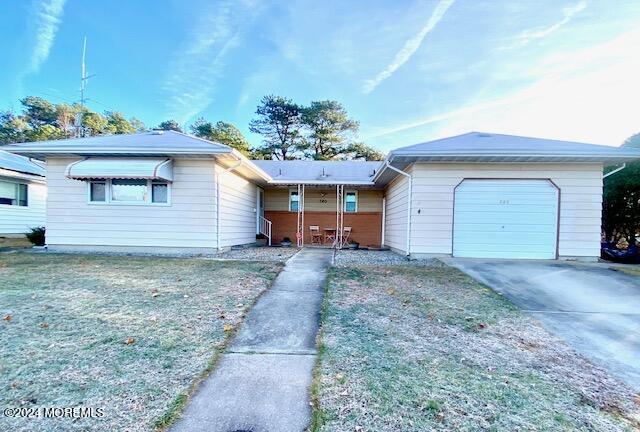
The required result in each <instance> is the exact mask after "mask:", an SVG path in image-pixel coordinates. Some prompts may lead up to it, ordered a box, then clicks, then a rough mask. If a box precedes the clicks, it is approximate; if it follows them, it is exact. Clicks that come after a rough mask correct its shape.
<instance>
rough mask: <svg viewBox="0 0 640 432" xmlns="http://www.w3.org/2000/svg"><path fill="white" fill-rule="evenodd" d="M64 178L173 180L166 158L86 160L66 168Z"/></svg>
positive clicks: (171, 170) (170, 165)
mask: <svg viewBox="0 0 640 432" xmlns="http://www.w3.org/2000/svg"><path fill="white" fill-rule="evenodd" d="M65 176H66V177H67V178H71V179H75V180H87V179H118V178H126V179H151V180H167V181H172V180H173V162H172V161H171V159H167V158H141V157H136V158H102V157H97V158H87V159H82V160H79V161H76V162H72V163H71V164H69V166H67V169H66V172H65Z"/></svg>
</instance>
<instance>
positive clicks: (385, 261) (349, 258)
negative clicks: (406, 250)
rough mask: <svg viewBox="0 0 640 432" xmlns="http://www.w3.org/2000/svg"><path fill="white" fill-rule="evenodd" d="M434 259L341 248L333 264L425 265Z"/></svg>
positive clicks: (339, 265)
mask: <svg viewBox="0 0 640 432" xmlns="http://www.w3.org/2000/svg"><path fill="white" fill-rule="evenodd" d="M436 262H437V260H435V259H420V260H417V259H408V258H407V257H406V256H403V255H400V254H398V253H395V252H392V251H390V250H386V251H372V250H341V251H338V253H337V254H336V259H335V262H334V266H336V267H349V266H354V265H371V266H380V265H412V266H425V265H433V264H434V263H436Z"/></svg>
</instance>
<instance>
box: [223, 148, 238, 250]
mask: <svg viewBox="0 0 640 432" xmlns="http://www.w3.org/2000/svg"><path fill="white" fill-rule="evenodd" d="M234 156H236V155H234ZM236 157H237V156H236ZM242 163H243V160H242V158H240V157H238V159H237V163H236V164H235V165H232V166H230V167H229V168H226V169H225V170H224V171H222V173H218V170H217V167H218V166H217V164H216V248H217V249H218V251H220V175H221V174H226V173H228V172H231V171H233V170H235V169H237V168H239V167H240V165H242Z"/></svg>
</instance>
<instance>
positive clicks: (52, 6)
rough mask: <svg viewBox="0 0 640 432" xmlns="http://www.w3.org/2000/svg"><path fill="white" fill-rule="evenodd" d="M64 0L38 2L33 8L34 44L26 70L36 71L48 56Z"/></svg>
mask: <svg viewBox="0 0 640 432" xmlns="http://www.w3.org/2000/svg"><path fill="white" fill-rule="evenodd" d="M65 2H66V0H48V1H42V2H40V3H38V4H37V5H36V6H35V8H34V12H33V13H34V16H33V26H34V29H35V31H36V34H35V45H34V47H33V52H32V53H31V60H30V62H29V69H28V72H31V73H33V72H38V70H40V66H42V64H43V63H44V62H45V61H46V60H47V58H48V57H49V52H50V51H51V47H52V46H53V42H54V41H55V39H56V34H57V33H58V28H59V27H60V23H61V22H62V14H63V13H64V4H65Z"/></svg>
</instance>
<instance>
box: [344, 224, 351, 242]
mask: <svg viewBox="0 0 640 432" xmlns="http://www.w3.org/2000/svg"><path fill="white" fill-rule="evenodd" d="M350 236H351V227H344V228H343V229H342V244H343V245H345V244H349V237H350Z"/></svg>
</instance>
